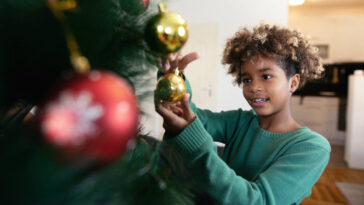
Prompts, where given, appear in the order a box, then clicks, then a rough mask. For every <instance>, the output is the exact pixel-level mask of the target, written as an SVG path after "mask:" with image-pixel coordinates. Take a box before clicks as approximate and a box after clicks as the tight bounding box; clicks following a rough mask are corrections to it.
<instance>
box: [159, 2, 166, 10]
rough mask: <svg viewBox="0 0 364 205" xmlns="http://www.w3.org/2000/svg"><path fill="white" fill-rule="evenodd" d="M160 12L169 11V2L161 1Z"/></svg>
mask: <svg viewBox="0 0 364 205" xmlns="http://www.w3.org/2000/svg"><path fill="white" fill-rule="evenodd" d="M159 12H167V4H166V3H164V2H161V3H159Z"/></svg>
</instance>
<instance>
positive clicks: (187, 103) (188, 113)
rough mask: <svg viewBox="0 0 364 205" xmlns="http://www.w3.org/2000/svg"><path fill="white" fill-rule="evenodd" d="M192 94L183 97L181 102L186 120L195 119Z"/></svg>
mask: <svg viewBox="0 0 364 205" xmlns="http://www.w3.org/2000/svg"><path fill="white" fill-rule="evenodd" d="M189 99H190V94H189V93H187V94H186V95H185V96H183V99H182V101H181V108H182V110H183V112H184V118H186V119H187V120H193V119H194V118H195V113H194V112H193V111H192V109H191V107H190V101H189Z"/></svg>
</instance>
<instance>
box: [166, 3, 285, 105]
mask: <svg viewBox="0 0 364 205" xmlns="http://www.w3.org/2000/svg"><path fill="white" fill-rule="evenodd" d="M168 10H169V11H173V12H177V13H179V14H180V15H181V16H182V17H183V18H184V19H185V20H186V21H187V24H188V23H199V22H210V23H217V24H218V28H219V33H218V42H217V44H218V59H217V61H216V59H211V60H215V61H216V62H217V63H218V65H217V91H216V92H217V102H216V109H215V110H218V111H219V110H230V109H236V108H243V109H250V107H249V105H248V103H247V102H246V101H245V99H244V97H243V95H242V91H241V89H240V88H239V87H236V86H233V85H232V81H233V79H232V77H230V76H227V75H226V69H223V67H222V65H221V64H220V62H221V56H222V52H223V48H224V45H225V42H226V39H227V38H229V37H231V36H232V35H233V34H234V33H235V32H236V31H237V30H238V28H239V27H243V26H249V27H251V26H255V25H259V24H260V23H261V22H265V23H270V24H280V25H287V23H288V1H287V0H198V1H194V0H174V1H168ZM201 75H203V74H201ZM194 92H195V93H196V91H194Z"/></svg>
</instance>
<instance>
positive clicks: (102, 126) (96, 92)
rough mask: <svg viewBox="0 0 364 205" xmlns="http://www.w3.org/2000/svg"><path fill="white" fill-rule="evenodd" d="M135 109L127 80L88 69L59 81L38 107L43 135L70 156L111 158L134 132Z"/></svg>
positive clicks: (122, 147) (129, 139) (122, 148)
mask: <svg viewBox="0 0 364 205" xmlns="http://www.w3.org/2000/svg"><path fill="white" fill-rule="evenodd" d="M138 116H139V109H138V107H137V99H136V97H135V95H134V92H133V90H132V89H131V88H130V86H129V85H128V83H127V82H126V81H125V80H123V79H121V78H120V77H118V76H117V75H115V74H112V73H109V72H104V71H91V72H90V73H88V74H86V75H76V76H74V77H73V78H71V79H70V80H67V81H66V82H64V83H62V85H61V86H60V87H59V88H58V89H56V90H55V92H54V95H53V97H51V98H50V100H49V101H48V102H47V103H46V104H45V105H44V106H43V108H41V114H40V126H41V131H42V133H43V135H44V136H45V139H46V140H47V141H48V142H49V143H50V144H52V145H54V146H56V147H58V148H60V150H61V152H63V153H64V154H66V155H67V156H72V157H74V158H83V159H90V160H97V161H111V160H114V159H116V158H118V157H119V156H120V155H121V154H123V153H124V152H125V151H126V150H127V145H128V143H129V142H131V140H132V139H133V138H134V137H135V136H136V134H137V127H138Z"/></svg>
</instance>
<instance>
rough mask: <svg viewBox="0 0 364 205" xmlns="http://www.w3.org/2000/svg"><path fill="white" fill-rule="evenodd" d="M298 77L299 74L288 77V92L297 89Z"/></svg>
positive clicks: (299, 77)
mask: <svg viewBox="0 0 364 205" xmlns="http://www.w3.org/2000/svg"><path fill="white" fill-rule="evenodd" d="M300 79H301V76H300V75H299V74H294V75H293V76H292V77H291V78H290V79H289V81H290V84H289V92H290V93H294V92H295V91H296V90H297V89H298V86H299V85H300Z"/></svg>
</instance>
